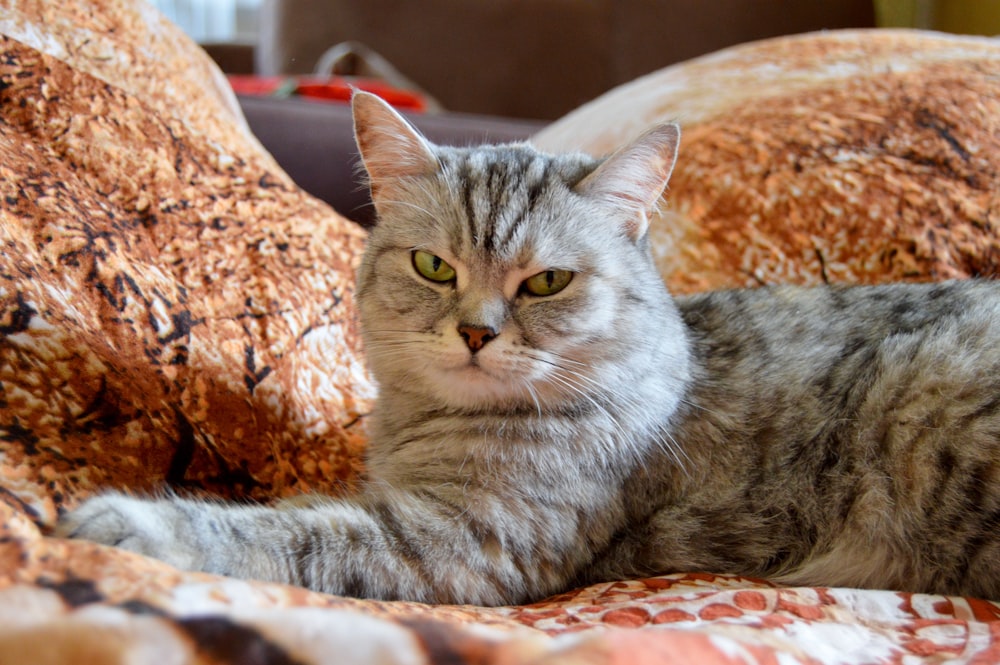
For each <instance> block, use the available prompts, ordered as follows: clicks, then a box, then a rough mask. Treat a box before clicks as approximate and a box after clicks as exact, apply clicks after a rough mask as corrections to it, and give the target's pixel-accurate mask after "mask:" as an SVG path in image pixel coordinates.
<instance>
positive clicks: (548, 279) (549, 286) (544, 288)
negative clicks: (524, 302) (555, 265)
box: [524, 270, 573, 296]
mask: <svg viewBox="0 0 1000 665" xmlns="http://www.w3.org/2000/svg"><path fill="white" fill-rule="evenodd" d="M572 279H573V273H572V272H570V271H569V270H545V271H543V272H540V273H538V274H537V275H532V276H531V277H529V278H528V279H526V280H524V290H525V291H527V292H528V293H530V294H532V295H536V296H551V295H552V294H554V293H559V292H560V291H562V290H563V289H565V288H566V285H567V284H569V283H570V280H572Z"/></svg>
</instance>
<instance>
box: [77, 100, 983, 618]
mask: <svg viewBox="0 0 1000 665" xmlns="http://www.w3.org/2000/svg"><path fill="white" fill-rule="evenodd" d="M354 110H355V124H356V134H357V138H358V144H359V147H360V150H361V154H362V156H363V159H364V162H365V167H366V169H367V171H368V173H369V176H370V183H371V188H372V193H373V197H374V200H375V204H376V207H377V210H378V213H379V224H378V226H377V227H376V229H375V230H374V231H373V233H372V236H371V240H370V243H369V248H368V250H367V252H366V255H365V258H364V261H363V265H362V268H361V270H360V274H359V283H358V302H359V306H360V310H361V316H362V323H363V331H364V336H365V342H366V346H367V350H368V354H369V361H370V363H371V368H372V372H373V375H374V376H375V377H376V379H377V380H378V382H379V384H380V396H379V400H378V404H377V408H376V413H375V415H374V416H373V425H372V442H371V445H370V450H369V453H368V465H367V468H368V470H369V478H368V481H367V483H366V485H365V487H364V489H363V491H361V492H360V493H359V494H358V495H356V496H353V497H348V498H344V499H314V500H311V501H308V502H304V503H298V504H295V505H279V506H277V507H263V506H242V505H240V506H237V505H222V504H215V503H206V502H198V501H193V500H186V499H180V498H177V497H165V498H159V499H140V498H134V497H130V496H127V495H123V494H117V493H109V494H106V495H103V496H100V497H97V498H94V499H92V500H90V501H88V502H86V503H84V504H83V506H82V507H81V508H80V509H78V510H77V511H75V512H73V513H71V514H69V515H68V516H66V518H65V519H64V520H63V522H62V524H61V525H60V527H59V528H60V531H61V533H63V534H66V535H71V536H74V537H82V538H89V539H93V540H97V541H99V542H104V543H110V544H116V545H120V546H122V547H126V548H129V549H133V550H136V551H139V552H143V553H146V554H150V555H153V556H157V557H161V558H163V559H165V560H167V561H169V562H171V563H174V564H176V565H178V566H183V567H187V568H194V569H199V570H207V571H213V572H219V573H226V574H231V575H238V576H244V577H254V578H260V579H267V580H276V581H281V582H291V583H295V584H302V585H306V586H310V587H312V588H315V589H319V590H323V591H328V592H332V593H338V594H349V595H355V596H365V597H373V598H390V599H395V598H398V599H414V600H421V601H429V602H462V603H480V604H499V603H518V602H523V601H526V600H530V599H537V598H540V597H542V596H545V595H548V594H552V593H555V592H558V591H562V590H565V589H567V588H569V587H570V586H572V585H579V584H584V583H588V582H595V581H601V580H608V579H616V578H621V577H632V576H638V575H649V574H655V573H667V572H674V571H692V570H711V571H714V572H730V573H740V574H747V575H755V576H766V577H771V578H773V579H776V580H779V581H785V582H791V583H798V584H816V585H846V586H864V587H886V588H895V589H907V590H913V591H928V592H946V593H961V594H972V595H980V596H985V597H990V598H1000V543H998V536H997V534H998V526H1000V479H998V474H1000V289H998V288H997V286H996V284H994V283H993V282H990V281H967V282H951V283H944V284H937V285H893V286H882V287H856V288H846V287H829V288H817V289H805V288H791V287H774V288H761V289H755V290H743V291H740V290H735V291H726V292H718V293H708V294H704V295H700V296H696V297H690V298H677V299H674V298H671V296H670V295H669V294H668V293H667V291H666V289H665V287H664V285H663V283H662V281H661V279H660V277H659V275H658V274H657V271H656V269H655V267H654V265H653V262H652V259H651V257H650V253H649V249H648V247H647V242H648V240H647V235H646V230H647V214H648V213H649V211H650V210H651V209H652V208H653V207H654V206H655V204H656V201H657V200H658V199H659V197H660V195H661V193H662V191H663V189H664V187H665V186H666V183H667V180H668V178H669V176H670V172H671V169H672V167H673V163H674V159H675V156H676V152H677V144H678V138H679V132H678V130H677V128H676V126H673V125H663V126H660V127H655V128H653V129H651V130H650V131H649V132H647V133H646V134H644V135H643V136H642V137H640V138H638V139H637V140H636V141H635V142H633V143H631V144H630V145H628V146H626V147H624V148H622V149H621V150H620V151H618V152H617V153H615V154H614V155H612V156H611V157H610V158H608V159H606V160H604V161H599V160H593V159H591V158H589V157H586V156H583V155H562V156H550V155H545V154H541V153H538V152H537V151H535V150H533V149H532V148H531V147H529V146H527V145H508V146H492V147H479V148H464V149H458V148H443V147H437V146H432V145H430V144H428V143H427V142H426V141H425V140H424V139H423V138H422V137H420V136H419V134H417V133H416V132H415V131H414V130H413V129H412V128H411V127H410V126H409V125H408V124H407V123H406V122H405V121H404V120H403V119H402V118H401V117H399V116H398V115H397V114H396V113H395V112H394V111H392V110H391V109H390V108H389V107H387V106H386V105H384V104H383V103H382V102H380V101H379V100H378V99H377V98H375V97H372V96H370V95H366V94H363V93H358V94H357V95H356V96H355V99H354Z"/></svg>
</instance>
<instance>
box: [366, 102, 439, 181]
mask: <svg viewBox="0 0 1000 665" xmlns="http://www.w3.org/2000/svg"><path fill="white" fill-rule="evenodd" d="M351 106H352V109H353V111H354V138H355V141H356V142H357V144H358V150H359V152H360V153H361V160H362V161H363V162H364V165H365V170H367V171H368V176H369V178H370V179H371V181H372V185H373V187H374V186H375V185H377V183H378V182H379V181H380V180H383V179H391V178H402V177H407V176H418V175H425V174H428V173H433V172H434V171H435V170H437V167H438V163H437V158H436V157H435V156H434V152H433V150H432V149H431V147H430V144H429V143H428V142H427V141H426V140H425V139H424V137H422V136H421V135H420V133H419V132H418V131H417V130H416V129H415V128H414V127H413V126H412V125H410V123H408V122H407V121H406V119H404V118H403V116H401V115H399V113H397V112H396V111H395V110H394V109H393V108H392V107H391V106H389V105H388V104H387V103H385V102H384V101H382V99H380V98H379V97H377V96H375V95H373V94H370V93H366V92H360V91H359V92H356V93H354V97H353V98H352V99H351Z"/></svg>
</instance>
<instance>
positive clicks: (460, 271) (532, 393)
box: [353, 93, 679, 409]
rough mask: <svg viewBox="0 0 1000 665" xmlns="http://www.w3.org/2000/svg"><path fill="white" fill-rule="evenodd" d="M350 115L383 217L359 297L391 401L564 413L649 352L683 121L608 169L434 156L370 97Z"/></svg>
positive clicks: (508, 155) (662, 325) (520, 149)
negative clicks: (655, 218) (659, 239)
mask: <svg viewBox="0 0 1000 665" xmlns="http://www.w3.org/2000/svg"><path fill="white" fill-rule="evenodd" d="M353 106H354V116H355V135H356V138H357V142H358V147H359V150H360V153H361V156H362V161H363V163H364V166H365V169H366V170H367V172H368V175H369V182H370V186H371V191H372V197H373V200H374V203H375V207H376V211H377V213H378V222H377V225H376V227H375V229H374V230H373V232H372V234H371V238H370V240H369V246H368V249H367V251H366V254H365V257H364V261H363V264H362V267H361V270H360V273H359V284H358V303H359V307H360V311H361V319H362V329H363V333H364V339H365V345H366V348H367V352H368V357H369V362H370V364H371V368H372V373H373V375H374V377H375V378H376V380H377V381H378V382H379V383H380V384H381V386H382V390H383V391H386V390H404V391H410V392H411V393H412V394H414V395H423V396H426V397H428V398H430V399H433V400H436V401H437V402H439V403H440V404H441V406H443V407H451V408H456V409H461V408H485V407H487V406H496V405H498V404H499V405H506V406H508V407H512V408H513V407H519V406H520V407H524V408H528V409H536V408H537V409H540V408H541V407H542V406H543V405H545V406H548V407H551V406H556V407H557V408H558V407H559V405H561V404H566V405H568V404H571V403H573V402H574V401H578V400H581V399H591V398H590V397H584V394H587V395H590V394H592V393H594V392H599V388H600V386H601V385H602V384H613V383H618V382H622V381H624V382H627V381H628V377H627V374H628V373H629V372H637V371H639V370H640V369H641V366H642V364H643V363H648V362H649V358H650V357H651V356H655V354H651V355H647V356H646V358H645V359H643V358H641V357H639V354H642V353H643V352H644V351H645V353H646V354H649V353H650V351H651V350H652V349H654V348H656V347H658V346H659V345H660V344H661V343H662V336H663V335H664V334H667V335H669V334H670V331H671V326H672V325H673V324H674V323H675V319H676V317H675V312H674V310H673V306H672V303H671V302H670V299H669V296H668V295H667V293H666V290H665V288H664V287H663V284H662V281H661V279H660V276H659V274H658V273H657V271H656V269H655V267H654V266H653V263H652V260H651V257H650V255H649V251H648V247H647V246H646V244H647V243H646V231H647V215H648V213H649V211H650V210H651V209H652V208H653V207H654V206H655V205H656V202H657V201H658V199H659V197H660V195H661V193H662V191H663V189H664V187H665V186H666V184H667V180H668V178H669V176H670V172H671V170H672V168H673V164H674V159H675V157H676V154H677V144H678V140H679V130H678V128H677V126H676V125H661V126H658V127H655V128H653V129H651V130H650V131H648V132H647V133H645V134H644V135H643V136H641V137H640V138H639V139H637V140H636V141H635V142H633V143H632V144H630V145H628V146H626V147H625V148H622V149H621V150H619V151H618V152H616V153H615V154H614V155H612V156H611V157H610V158H608V159H607V160H604V161H601V160H595V159H593V158H591V157H588V156H585V155H580V154H575V155H559V156H553V155H547V154H543V153H540V152H538V151H536V150H535V149H533V148H532V147H531V146H529V145H527V144H513V145H502V146H480V147H474V148H450V147H440V146H435V145H432V144H430V143H429V142H427V141H426V140H425V139H424V138H423V137H422V136H421V135H420V134H419V133H418V132H417V131H416V130H415V129H414V128H413V127H411V126H410V125H409V123H407V122H406V121H405V120H404V119H403V118H402V117H400V116H399V115H398V114H397V113H396V112H395V111H393V110H392V109H391V108H390V107H389V106H387V105H386V104H385V103H384V102H382V101H381V100H380V99H378V98H377V97H375V96H373V95H369V94H365V93H357V94H356V95H355V96H354V101H353ZM609 372H613V373H614V377H611V376H609V374H608V373H609ZM609 387H610V386H609Z"/></svg>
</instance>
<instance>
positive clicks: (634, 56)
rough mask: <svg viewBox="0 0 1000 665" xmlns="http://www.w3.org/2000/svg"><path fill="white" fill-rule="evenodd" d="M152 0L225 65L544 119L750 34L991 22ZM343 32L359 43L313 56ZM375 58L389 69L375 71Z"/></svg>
mask: <svg viewBox="0 0 1000 665" xmlns="http://www.w3.org/2000/svg"><path fill="white" fill-rule="evenodd" d="M152 2H153V4H154V5H156V6H157V7H158V8H159V9H160V10H161V11H162V12H163V13H165V14H166V15H167V17H168V18H170V19H171V20H172V21H174V22H175V23H177V24H178V25H180V26H181V28H182V29H184V30H185V31H186V32H187V33H188V34H189V35H190V36H191V37H192V38H194V39H195V40H196V41H197V42H199V43H200V44H202V45H203V46H205V48H206V50H207V51H208V52H209V53H210V55H212V57H213V58H215V59H216V61H217V62H218V63H219V64H220V65H221V66H222V68H223V71H225V72H227V73H229V74H242V75H249V76H257V77H275V76H286V75H306V74H313V73H319V74H320V75H326V74H328V73H330V72H331V71H336V72H337V73H347V74H352V73H359V72H360V73H362V74H365V75H369V76H372V75H373V76H383V75H385V76H387V77H389V78H392V77H397V82H399V83H400V85H402V86H404V87H405V86H413V87H416V88H419V89H420V90H421V91H423V92H425V93H426V94H427V95H428V96H429V97H430V98H432V99H434V100H437V101H439V102H440V103H441V105H442V106H443V107H444V108H445V109H447V110H450V111H457V112H466V113H480V114H489V115H498V116H504V117H512V118H531V119H540V120H551V119H555V118H558V117H560V116H562V115H564V114H565V113H567V112H569V111H570V110H572V109H574V108H576V107H577V106H579V105H581V104H583V103H585V102H587V101H589V100H591V99H593V98H595V97H597V96H598V95H600V94H601V93H603V92H605V91H607V90H608V89H610V88H612V87H614V86H616V85H619V84H621V83H625V82H628V81H630V80H632V79H634V78H636V77H638V76H641V75H643V74H646V73H649V72H652V71H655V70H657V69H660V68H662V67H665V66H667V65H670V64H673V63H676V62H679V61H682V60H687V59H689V58H693V57H696V56H698V55H702V54H705V53H709V52H712V51H716V50H718V49H721V48H724V47H727V46H731V45H734V44H738V43H742V42H747V41H753V40H757V39H764V38H768V37H775V36H779V35H786V34H794V33H800V32H808V31H813V30H823V29H838V28H867V27H875V26H901V27H919V28H929V29H936V30H944V31H949V32H957V33H969V34H981V35H994V34H997V33H1000V0H874V2H873V1H872V0H810V1H808V2H798V1H789V0H711V1H710V2H690V0H489V1H484V0H419V1H414V0H152ZM345 42H350V43H351V44H352V45H353V46H355V47H358V48H361V49H363V51H364V53H363V54H362V55H360V56H359V55H358V54H357V53H348V57H347V58H344V59H342V60H341V61H339V62H337V63H335V65H334V64H331V63H330V62H326V63H325V64H324V63H321V61H322V59H323V56H324V54H325V53H328V52H329V50H330V49H331V48H333V47H336V46H337V45H342V44H344V43H345ZM349 50H350V49H349ZM351 58H353V59H351ZM359 59H360V61H359ZM371 59H375V60H378V61H379V62H380V63H381V64H382V65H384V66H387V67H388V69H389V70H390V71H389V72H388V73H386V72H384V71H382V70H380V69H379V68H378V67H375V68H374V71H373V68H372V67H371V66H370V65H371V63H370V62H369V60H371ZM321 65H322V66H321ZM318 68H319V71H317V69H318ZM263 91H264V92H274V89H273V88H267V87H265V88H264V89H263Z"/></svg>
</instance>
